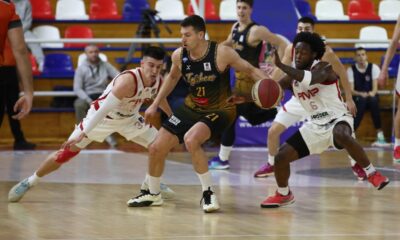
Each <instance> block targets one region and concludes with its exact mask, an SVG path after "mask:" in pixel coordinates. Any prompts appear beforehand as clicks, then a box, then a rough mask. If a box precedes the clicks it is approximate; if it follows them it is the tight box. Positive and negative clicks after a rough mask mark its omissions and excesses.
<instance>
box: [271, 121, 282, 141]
mask: <svg viewBox="0 0 400 240" xmlns="http://www.w3.org/2000/svg"><path fill="white" fill-rule="evenodd" d="M281 134H282V131H281V127H280V126H279V125H278V124H272V126H271V127H270V128H269V129H268V136H270V137H275V138H277V137H279V136H280V135H281Z"/></svg>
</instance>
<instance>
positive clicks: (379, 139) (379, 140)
mask: <svg viewBox="0 0 400 240" xmlns="http://www.w3.org/2000/svg"><path fill="white" fill-rule="evenodd" d="M368 107H369V109H370V111H371V117H372V122H373V123H374V127H375V129H376V141H375V142H374V143H372V146H377V147H385V146H389V144H388V143H387V142H386V140H385V135H384V134H383V130H382V123H381V116H380V112H381V111H380V107H379V97H378V95H375V96H374V97H368Z"/></svg>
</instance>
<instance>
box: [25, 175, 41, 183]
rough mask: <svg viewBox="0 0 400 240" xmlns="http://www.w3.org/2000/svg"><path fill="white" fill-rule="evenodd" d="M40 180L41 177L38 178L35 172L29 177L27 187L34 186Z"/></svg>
mask: <svg viewBox="0 0 400 240" xmlns="http://www.w3.org/2000/svg"><path fill="white" fill-rule="evenodd" d="M40 179H41V177H39V176H38V175H37V174H36V172H34V173H33V174H32V176H30V177H29V178H28V182H29V185H31V186H35V185H36V184H37V183H38V182H39V180H40Z"/></svg>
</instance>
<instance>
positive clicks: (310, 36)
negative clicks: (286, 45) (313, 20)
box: [293, 32, 325, 60]
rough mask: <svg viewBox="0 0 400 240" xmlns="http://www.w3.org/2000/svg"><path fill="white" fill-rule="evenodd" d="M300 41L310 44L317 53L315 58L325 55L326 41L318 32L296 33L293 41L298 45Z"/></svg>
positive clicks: (294, 44)
mask: <svg viewBox="0 0 400 240" xmlns="http://www.w3.org/2000/svg"><path fill="white" fill-rule="evenodd" d="M299 42H305V43H307V44H308V45H310V48H311V51H313V52H315V53H317V56H316V57H315V59H317V60H319V59H321V58H322V56H324V53H325V43H324V41H323V40H322V38H321V37H320V36H319V35H318V33H310V32H301V33H298V34H297V35H296V37H295V38H294V41H293V46H296V45H297V43H299Z"/></svg>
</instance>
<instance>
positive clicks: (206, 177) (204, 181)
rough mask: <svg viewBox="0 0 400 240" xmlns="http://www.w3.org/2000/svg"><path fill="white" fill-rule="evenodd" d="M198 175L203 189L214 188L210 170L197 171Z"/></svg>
mask: <svg viewBox="0 0 400 240" xmlns="http://www.w3.org/2000/svg"><path fill="white" fill-rule="evenodd" d="M197 176H199V179H200V183H201V189H202V190H203V192H204V191H206V190H208V188H211V190H212V179H211V174H210V172H209V171H208V172H205V173H203V174H200V173H197Z"/></svg>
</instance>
